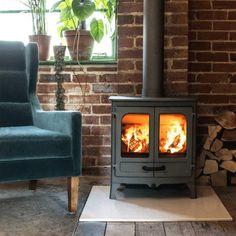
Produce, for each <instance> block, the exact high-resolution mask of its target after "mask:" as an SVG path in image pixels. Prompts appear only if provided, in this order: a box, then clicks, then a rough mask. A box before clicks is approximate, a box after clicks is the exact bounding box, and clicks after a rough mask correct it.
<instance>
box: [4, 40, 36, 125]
mask: <svg viewBox="0 0 236 236" xmlns="http://www.w3.org/2000/svg"><path fill="white" fill-rule="evenodd" d="M25 51H26V50H25V46H24V44H23V43H22V42H9V41H0V127H7V126H24V125H32V123H33V122H32V110H31V105H30V101H29V79H28V73H27V71H26V52H25Z"/></svg>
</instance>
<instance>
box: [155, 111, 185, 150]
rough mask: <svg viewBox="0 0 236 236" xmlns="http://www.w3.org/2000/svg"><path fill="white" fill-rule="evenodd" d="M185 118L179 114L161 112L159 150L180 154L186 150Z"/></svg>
mask: <svg viewBox="0 0 236 236" xmlns="http://www.w3.org/2000/svg"><path fill="white" fill-rule="evenodd" d="M186 132H187V119H186V117H185V116H184V115H181V114H161V115H160V132H159V140H160V141H159V152H160V153H162V154H167V153H172V154H182V153H185V152H186Z"/></svg>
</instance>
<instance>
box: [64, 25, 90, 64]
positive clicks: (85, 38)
mask: <svg viewBox="0 0 236 236" xmlns="http://www.w3.org/2000/svg"><path fill="white" fill-rule="evenodd" d="M63 36H64V37H65V39H66V44H67V48H68V50H69V53H70V56H71V58H72V60H73V61H77V60H85V61H86V60H89V59H90V58H91V55H92V50H93V44H94V39H93V37H92V36H91V35H90V32H89V31H88V30H79V31H76V30H66V31H64V32H63Z"/></svg>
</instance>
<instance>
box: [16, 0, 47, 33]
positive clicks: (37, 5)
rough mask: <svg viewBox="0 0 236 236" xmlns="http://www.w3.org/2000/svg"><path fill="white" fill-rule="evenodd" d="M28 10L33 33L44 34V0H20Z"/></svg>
mask: <svg viewBox="0 0 236 236" xmlns="http://www.w3.org/2000/svg"><path fill="white" fill-rule="evenodd" d="M20 2H21V3H23V4H24V5H25V6H26V7H27V8H28V9H29V10H30V13H31V16H32V22H33V34H34V35H46V34H47V31H46V0H21V1H20Z"/></svg>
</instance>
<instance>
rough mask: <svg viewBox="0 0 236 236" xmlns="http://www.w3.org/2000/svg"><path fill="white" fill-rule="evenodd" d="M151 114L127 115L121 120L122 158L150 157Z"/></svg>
mask: <svg viewBox="0 0 236 236" xmlns="http://www.w3.org/2000/svg"><path fill="white" fill-rule="evenodd" d="M149 116H150V115H149V114H141V113H140V114H132V113H127V114H125V115H124V116H123V117H122V120H121V157H125V158H127V157H131V158H132V157H135V158H137V157H140V158H148V157H149V123H150V117H149Z"/></svg>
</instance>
